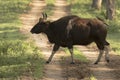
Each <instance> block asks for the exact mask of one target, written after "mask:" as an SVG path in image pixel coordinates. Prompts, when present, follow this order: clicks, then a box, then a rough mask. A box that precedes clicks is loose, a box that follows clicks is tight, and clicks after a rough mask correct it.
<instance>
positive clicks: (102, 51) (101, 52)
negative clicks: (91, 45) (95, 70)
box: [94, 50, 104, 64]
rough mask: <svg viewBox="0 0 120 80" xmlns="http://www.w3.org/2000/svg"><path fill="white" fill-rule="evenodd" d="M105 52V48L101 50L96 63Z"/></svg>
mask: <svg viewBox="0 0 120 80" xmlns="http://www.w3.org/2000/svg"><path fill="white" fill-rule="evenodd" d="M103 53H104V50H99V56H98V58H97V60H96V62H95V63H94V64H98V62H99V61H100V59H101V57H102V55H103Z"/></svg>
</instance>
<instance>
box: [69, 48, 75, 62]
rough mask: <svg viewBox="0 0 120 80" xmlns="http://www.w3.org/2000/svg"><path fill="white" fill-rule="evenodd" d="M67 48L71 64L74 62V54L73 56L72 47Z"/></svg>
mask: <svg viewBox="0 0 120 80" xmlns="http://www.w3.org/2000/svg"><path fill="white" fill-rule="evenodd" d="M68 49H69V52H70V54H71V64H74V63H75V62H74V56H73V47H72V48H68Z"/></svg>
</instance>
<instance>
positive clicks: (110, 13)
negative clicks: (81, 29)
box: [106, 0, 115, 20]
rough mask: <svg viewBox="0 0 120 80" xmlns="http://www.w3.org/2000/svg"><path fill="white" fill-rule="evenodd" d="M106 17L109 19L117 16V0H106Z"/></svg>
mask: <svg viewBox="0 0 120 80" xmlns="http://www.w3.org/2000/svg"><path fill="white" fill-rule="evenodd" d="M106 18H107V19H109V20H113V19H114V18H115V0H106Z"/></svg>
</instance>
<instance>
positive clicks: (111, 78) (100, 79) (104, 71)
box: [78, 46, 120, 80]
mask: <svg viewBox="0 0 120 80" xmlns="http://www.w3.org/2000/svg"><path fill="white" fill-rule="evenodd" d="M78 49H79V50H80V51H82V52H83V53H84V55H85V56H86V57H87V59H88V60H90V64H89V66H90V69H91V71H92V74H93V76H94V77H95V78H96V79H97V80H120V72H119V73H116V69H117V70H118V71H120V68H119V67H120V63H119V62H118V60H120V59H119V58H118V57H117V56H116V55H114V54H113V53H112V52H110V53H112V55H110V63H106V61H105V60H104V55H103V57H102V59H101V62H99V64H97V65H94V64H93V63H94V62H95V60H96V59H97V57H98V54H97V53H99V52H98V51H97V50H96V49H95V48H87V47H84V46H79V47H78ZM113 55H114V58H112V56H113ZM115 57H116V58H115ZM115 59H116V61H115ZM112 61H114V62H112ZM113 63H116V65H114V67H111V66H113ZM115 66H116V69H115ZM118 66H119V67H118ZM118 75H119V76H118Z"/></svg>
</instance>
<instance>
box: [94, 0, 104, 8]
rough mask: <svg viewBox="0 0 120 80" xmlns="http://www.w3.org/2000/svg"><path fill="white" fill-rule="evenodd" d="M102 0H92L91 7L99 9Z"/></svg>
mask: <svg viewBox="0 0 120 80" xmlns="http://www.w3.org/2000/svg"><path fill="white" fill-rule="evenodd" d="M101 4H102V0H93V2H92V8H95V9H98V10H99V9H101Z"/></svg>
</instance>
